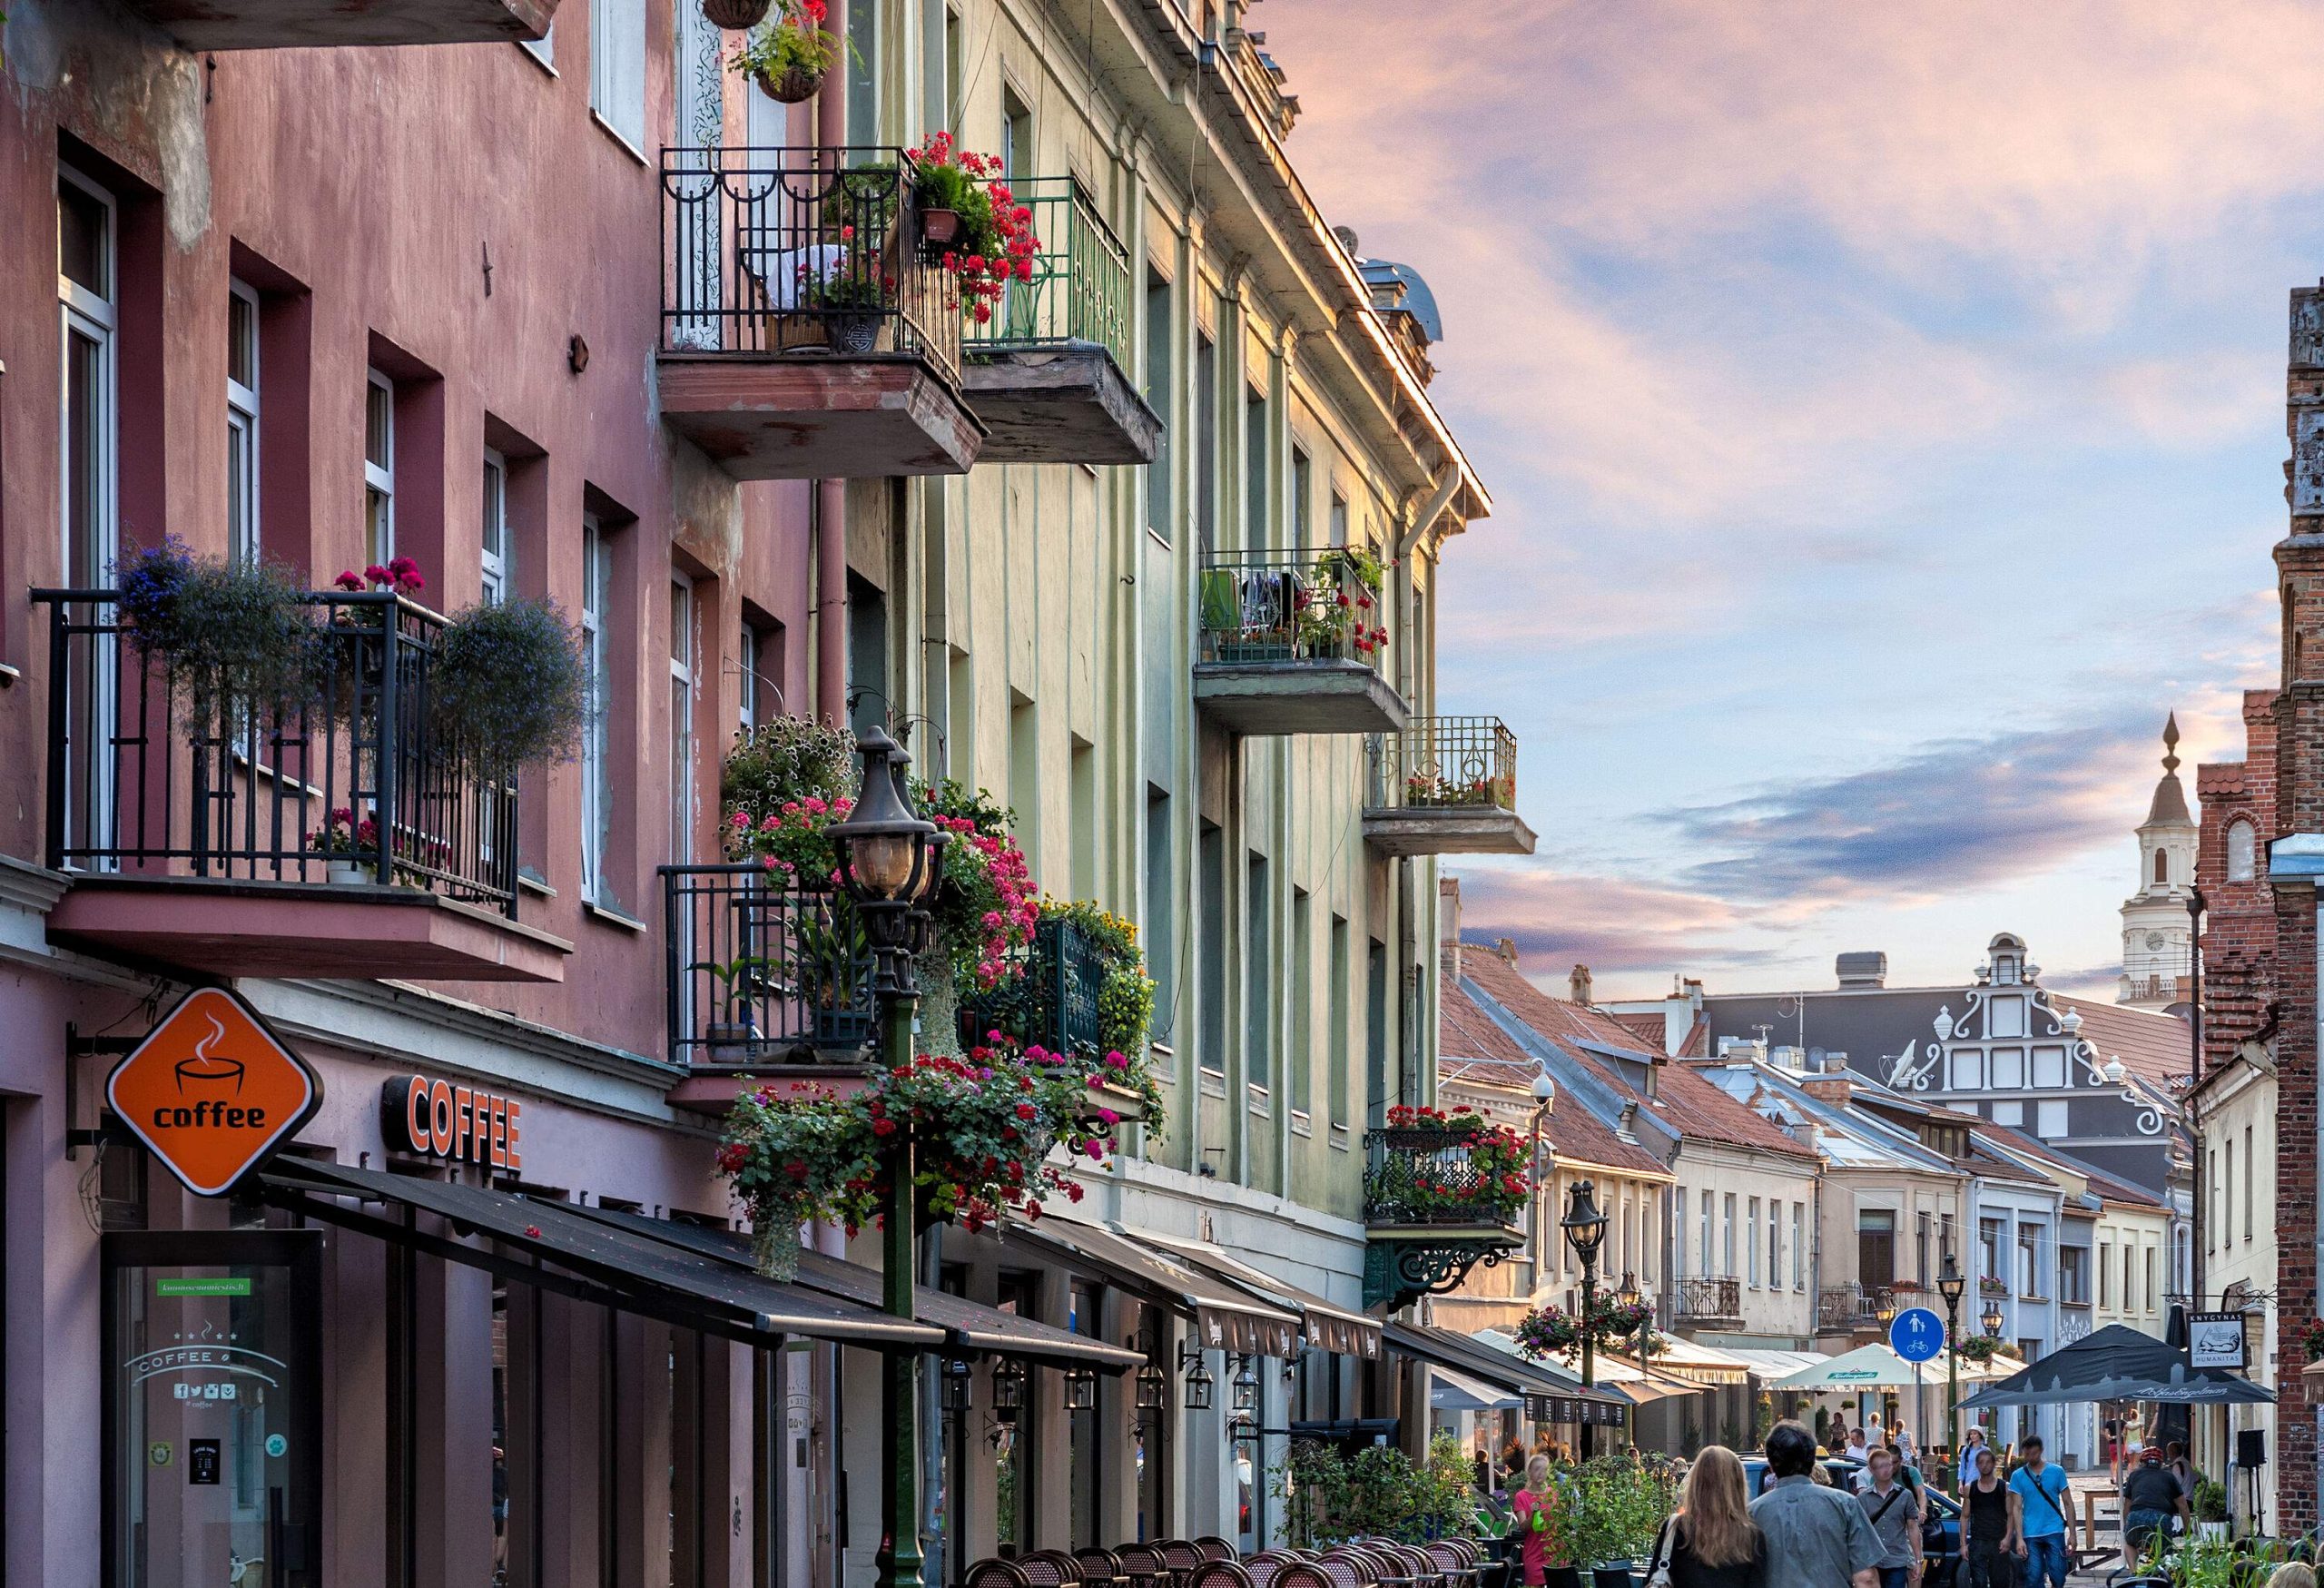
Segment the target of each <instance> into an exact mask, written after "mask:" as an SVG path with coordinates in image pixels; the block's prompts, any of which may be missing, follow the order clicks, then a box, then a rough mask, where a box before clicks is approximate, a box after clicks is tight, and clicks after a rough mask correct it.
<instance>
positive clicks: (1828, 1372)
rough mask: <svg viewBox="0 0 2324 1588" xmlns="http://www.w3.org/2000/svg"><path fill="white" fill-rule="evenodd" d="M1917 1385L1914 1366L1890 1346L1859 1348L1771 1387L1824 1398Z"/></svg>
mask: <svg viewBox="0 0 2324 1588" xmlns="http://www.w3.org/2000/svg"><path fill="white" fill-rule="evenodd" d="M1927 1371H1928V1369H1927V1367H1926V1366H1924V1367H1923V1368H1922V1372H1923V1373H1924V1374H1925V1373H1926V1372H1927ZM1939 1371H1940V1372H1942V1369H1940V1370H1939ZM1913 1383H1914V1379H1913V1365H1912V1364H1911V1363H1909V1362H1907V1361H1905V1359H1904V1358H1903V1357H1902V1356H1897V1355H1896V1352H1894V1351H1891V1350H1890V1349H1889V1348H1888V1347H1887V1346H1881V1345H1871V1346H1857V1347H1856V1349H1855V1350H1853V1351H1846V1352H1843V1353H1842V1354H1841V1355H1839V1356H1835V1357H1833V1358H1832V1359H1831V1360H1830V1361H1828V1362H1818V1363H1816V1364H1815V1365H1813V1366H1807V1367H1803V1368H1801V1369H1800V1370H1799V1371H1798V1372H1797V1373H1794V1374H1790V1375H1787V1376H1785V1377H1782V1378H1778V1379H1777V1380H1776V1381H1775V1382H1774V1383H1773V1384H1770V1385H1768V1386H1767V1387H1768V1388H1769V1389H1771V1390H1777V1389H1797V1390H1807V1391H1808V1392H1810V1393H1815V1394H1820V1393H1822V1392H1824V1391H1826V1390H1837V1389H1910V1388H1911V1387H1912V1386H1913Z"/></svg>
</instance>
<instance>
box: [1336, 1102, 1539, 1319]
mask: <svg viewBox="0 0 2324 1588" xmlns="http://www.w3.org/2000/svg"><path fill="white" fill-rule="evenodd" d="M1364 1151H1365V1153H1366V1154H1367V1155H1368V1159H1367V1167H1366V1169H1365V1170H1364V1305H1365V1306H1366V1307H1370V1306H1372V1305H1374V1303H1376V1302H1381V1301H1385V1302H1387V1304H1388V1306H1389V1308H1390V1310H1392V1311H1393V1310H1394V1309H1395V1308H1396V1307H1403V1306H1405V1305H1407V1304H1408V1303H1410V1302H1412V1301H1413V1300H1415V1299H1417V1298H1418V1297H1422V1296H1442V1295H1443V1294H1445V1293H1446V1292H1447V1291H1450V1290H1455V1289H1458V1288H1459V1287H1460V1285H1461V1282H1462V1280H1464V1279H1466V1278H1467V1277H1469V1271H1470V1270H1471V1269H1472V1268H1474V1267H1476V1266H1477V1265H1478V1264H1479V1263H1482V1264H1483V1265H1484V1266H1485V1267H1493V1266H1494V1265H1496V1264H1498V1263H1499V1262H1500V1261H1501V1260H1502V1258H1503V1257H1504V1256H1506V1255H1507V1254H1509V1253H1510V1252H1512V1251H1516V1250H1520V1249H1521V1248H1523V1247H1524V1245H1525V1232H1524V1231H1523V1230H1522V1229H1521V1228H1518V1227H1517V1225H1516V1223H1515V1222H1514V1221H1513V1220H1514V1214H1513V1213H1512V1210H1511V1208H1510V1200H1509V1198H1507V1197H1506V1196H1505V1195H1503V1194H1502V1191H1501V1189H1500V1188H1499V1187H1498V1186H1497V1185H1496V1184H1494V1183H1493V1182H1492V1179H1491V1178H1490V1177H1488V1176H1487V1175H1485V1174H1483V1173H1482V1172H1481V1171H1480V1170H1479V1169H1477V1168H1476V1167H1475V1166H1474V1165H1473V1164H1472V1162H1471V1148H1470V1146H1469V1144H1468V1142H1467V1141H1466V1140H1464V1139H1460V1138H1453V1139H1451V1140H1450V1141H1448V1139H1447V1135H1446V1132H1444V1131H1442V1130H1415V1129H1387V1130H1370V1131H1366V1132H1365V1133H1364Z"/></svg>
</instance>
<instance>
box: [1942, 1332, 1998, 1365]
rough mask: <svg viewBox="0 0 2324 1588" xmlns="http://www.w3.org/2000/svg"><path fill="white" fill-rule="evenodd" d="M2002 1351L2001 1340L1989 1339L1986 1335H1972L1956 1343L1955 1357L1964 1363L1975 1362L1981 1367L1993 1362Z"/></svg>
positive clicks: (1954, 1348) (1954, 1347)
mask: <svg viewBox="0 0 2324 1588" xmlns="http://www.w3.org/2000/svg"><path fill="white" fill-rule="evenodd" d="M2000 1350H2001V1342H2000V1341H1999V1340H1994V1339H1988V1338H1987V1337H1986V1336H1984V1335H1971V1336H1968V1337H1967V1338H1965V1339H1962V1340H1956V1341H1955V1342H1954V1346H1953V1354H1954V1355H1955V1356H1958V1357H1960V1358H1961V1360H1963V1361H1964V1362H1974V1363H1975V1364H1977V1365H1978V1366H1981V1367H1982V1366H1984V1365H1985V1364H1986V1363H1988V1362H1990V1361H1992V1360H1993V1359H1994V1356H1996V1355H1997V1354H1998V1353H1999V1352H2000Z"/></svg>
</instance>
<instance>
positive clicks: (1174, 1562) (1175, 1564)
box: [1155, 1538, 1202, 1583]
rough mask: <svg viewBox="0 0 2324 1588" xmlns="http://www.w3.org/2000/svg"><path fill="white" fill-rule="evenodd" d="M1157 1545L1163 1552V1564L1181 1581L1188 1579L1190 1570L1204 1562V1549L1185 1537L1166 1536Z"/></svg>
mask: <svg viewBox="0 0 2324 1588" xmlns="http://www.w3.org/2000/svg"><path fill="white" fill-rule="evenodd" d="M1155 1547H1156V1548H1157V1549H1159V1550H1160V1551H1161V1552H1162V1564H1163V1565H1164V1566H1166V1567H1167V1568H1168V1570H1169V1573H1170V1575H1171V1576H1172V1577H1173V1578H1174V1579H1176V1580H1177V1581H1178V1582H1180V1583H1184V1582H1185V1581H1186V1580H1187V1573H1188V1572H1191V1571H1193V1570H1194V1569H1195V1568H1196V1566H1199V1565H1201V1564H1202V1551H1200V1550H1198V1549H1196V1547H1195V1546H1194V1545H1193V1544H1188V1543H1187V1541H1186V1540H1185V1539H1183V1538H1166V1539H1164V1540H1163V1541H1162V1542H1161V1543H1160V1544H1157V1545H1156V1546H1155Z"/></svg>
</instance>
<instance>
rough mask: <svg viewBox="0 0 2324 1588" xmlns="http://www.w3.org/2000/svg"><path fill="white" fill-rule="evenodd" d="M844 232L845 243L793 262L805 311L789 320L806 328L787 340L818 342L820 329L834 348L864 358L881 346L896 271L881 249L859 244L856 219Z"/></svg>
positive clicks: (798, 343) (799, 302)
mask: <svg viewBox="0 0 2324 1588" xmlns="http://www.w3.org/2000/svg"><path fill="white" fill-rule="evenodd" d="M839 235H840V246H839V247H837V248H835V249H825V250H822V251H820V252H817V253H815V254H812V255H811V256H810V257H808V258H806V259H803V260H802V261H799V263H798V264H797V265H796V266H794V267H793V269H794V271H795V272H796V275H797V285H798V291H797V293H796V296H795V298H794V300H793V301H795V302H796V303H797V305H798V307H799V308H800V310H802V311H804V317H803V318H801V317H800V316H793V317H791V321H786V322H785V323H786V324H789V323H791V322H792V321H797V322H798V324H799V326H800V330H799V331H798V333H796V334H795V335H792V336H786V337H785V338H783V339H782V340H783V341H784V342H785V344H786V345H789V346H812V345H813V339H814V338H815V336H816V335H817V334H818V333H820V337H821V340H822V343H823V345H825V346H827V347H829V348H830V349H831V350H832V352H834V353H840V354H843V355H846V356H849V357H855V358H860V357H862V356H863V355H864V354H867V353H872V352H876V351H877V350H879V346H880V331H881V327H882V326H883V325H884V324H885V322H886V321H887V317H888V314H889V311H891V309H892V307H893V306H894V297H895V275H894V272H893V271H891V269H890V268H889V266H888V264H887V262H886V261H884V260H883V259H882V258H881V257H880V256H879V255H877V254H874V253H873V252H871V251H869V250H867V249H862V248H858V247H856V246H855V227H854V226H853V225H852V223H851V224H847V225H842V227H841V228H840V231H839ZM801 339H806V340H801Z"/></svg>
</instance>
